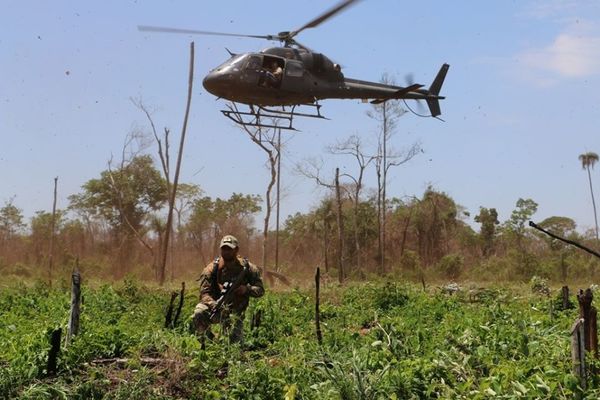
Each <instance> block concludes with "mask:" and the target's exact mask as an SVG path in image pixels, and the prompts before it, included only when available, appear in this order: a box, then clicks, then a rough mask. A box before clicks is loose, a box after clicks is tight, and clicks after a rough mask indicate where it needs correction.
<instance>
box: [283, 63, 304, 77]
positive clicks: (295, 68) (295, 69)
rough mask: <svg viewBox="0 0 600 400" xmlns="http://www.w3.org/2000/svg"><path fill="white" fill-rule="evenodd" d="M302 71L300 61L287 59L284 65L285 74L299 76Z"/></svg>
mask: <svg viewBox="0 0 600 400" xmlns="http://www.w3.org/2000/svg"><path fill="white" fill-rule="evenodd" d="M303 73H304V67H303V66H302V63H299V62H298V61H292V60H288V61H287V63H286V66H285V75H286V76H293V77H301V76H302V74H303Z"/></svg>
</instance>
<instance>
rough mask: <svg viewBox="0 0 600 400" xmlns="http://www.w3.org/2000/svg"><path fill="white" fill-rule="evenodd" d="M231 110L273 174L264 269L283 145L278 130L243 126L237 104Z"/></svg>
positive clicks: (267, 196)
mask: <svg viewBox="0 0 600 400" xmlns="http://www.w3.org/2000/svg"><path fill="white" fill-rule="evenodd" d="M229 108H230V109H231V110H232V111H233V113H232V116H233V115H237V117H235V118H240V120H239V124H238V125H239V126H240V127H241V128H242V129H243V130H244V132H246V133H247V134H248V137H249V138H250V140H251V141H252V142H253V143H254V144H256V145H257V146H258V147H260V148H261V150H263V151H264V152H265V153H266V155H267V167H268V168H269V172H270V174H271V179H270V180H269V183H268V185H267V190H266V192H265V206H266V209H265V219H264V225H263V243H262V265H263V267H264V268H266V267H267V242H268V238H269V221H270V218H271V211H272V209H273V205H274V204H273V199H272V191H273V187H274V186H275V183H276V182H277V170H278V168H277V166H278V162H279V158H280V157H281V143H280V141H279V140H278V138H279V136H278V135H277V133H278V129H277V128H264V127H261V126H254V127H250V126H248V125H244V124H242V120H241V116H239V110H238V108H237V105H236V104H235V103H231V104H230V105H229Z"/></svg>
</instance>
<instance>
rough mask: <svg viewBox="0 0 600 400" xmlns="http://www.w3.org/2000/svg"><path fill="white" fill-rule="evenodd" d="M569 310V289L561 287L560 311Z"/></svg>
mask: <svg viewBox="0 0 600 400" xmlns="http://www.w3.org/2000/svg"><path fill="white" fill-rule="evenodd" d="M568 308H569V287H568V286H563V287H562V309H563V310H566V309H568Z"/></svg>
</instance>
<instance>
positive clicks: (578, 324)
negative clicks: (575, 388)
mask: <svg viewBox="0 0 600 400" xmlns="http://www.w3.org/2000/svg"><path fill="white" fill-rule="evenodd" d="M583 325H584V324H583V319H581V318H579V319H578V320H576V321H575V323H574V324H573V326H572V327H571V360H572V361H573V374H574V375H576V376H577V377H579V381H580V382H581V387H582V388H584V389H585V386H586V379H585V346H584V342H585V340H584V336H585V335H584V332H583Z"/></svg>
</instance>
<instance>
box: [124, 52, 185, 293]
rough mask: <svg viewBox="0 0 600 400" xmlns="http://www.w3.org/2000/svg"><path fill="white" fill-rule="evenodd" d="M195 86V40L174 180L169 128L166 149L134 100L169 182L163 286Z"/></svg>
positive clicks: (162, 254)
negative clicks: (148, 130) (170, 155)
mask: <svg viewBox="0 0 600 400" xmlns="http://www.w3.org/2000/svg"><path fill="white" fill-rule="evenodd" d="M193 87H194V42H191V43H190V64H189V72H188V90H187V102H186V107H185V115H184V118H183V127H182V128H181V136H180V140H179V150H178V152H177V161H176V166H175V175H174V177H173V181H171V171H170V160H169V133H170V131H169V129H168V128H164V149H163V142H162V141H161V139H160V138H159V137H158V133H157V131H156V126H155V125H154V121H153V120H152V117H151V115H150V112H149V111H148V109H147V108H146V107H145V106H144V105H143V104H142V102H141V101H133V103H134V104H135V105H136V106H137V107H138V108H140V109H141V110H142V111H143V112H144V114H145V115H146V117H147V118H148V121H149V122H150V126H151V128H152V134H153V135H154V139H155V140H156V143H157V145H158V156H159V159H160V162H161V166H162V171H163V174H164V176H165V180H166V183H167V194H168V212H167V223H166V226H165V229H164V237H163V238H162V240H161V248H160V260H159V263H158V271H157V272H158V274H157V275H158V276H157V278H158V284H159V285H160V286H162V285H163V284H164V282H165V276H166V268H167V255H168V253H169V243H170V238H171V232H172V230H173V210H174V208H175V197H176V193H177V185H178V183H179V173H180V171H181V160H182V157H183V148H184V143H185V135H186V132H187V124H188V119H189V114H190V108H191V103H192V90H193Z"/></svg>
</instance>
